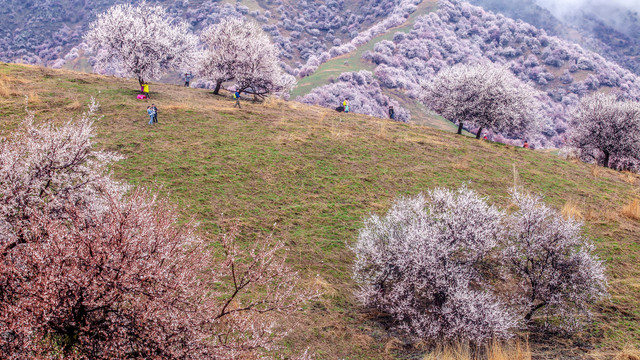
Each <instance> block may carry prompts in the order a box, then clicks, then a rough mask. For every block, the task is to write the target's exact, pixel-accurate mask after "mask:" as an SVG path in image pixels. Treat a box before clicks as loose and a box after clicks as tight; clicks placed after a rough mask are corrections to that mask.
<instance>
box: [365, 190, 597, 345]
mask: <svg viewBox="0 0 640 360" xmlns="http://www.w3.org/2000/svg"><path fill="white" fill-rule="evenodd" d="M512 195H513V199H512V201H513V202H514V204H516V205H517V206H518V210H517V211H515V212H512V213H507V212H505V211H502V210H500V209H498V208H496V207H494V206H490V205H488V204H487V202H486V200H485V199H483V198H481V197H480V196H479V195H478V194H476V193H475V192H473V191H471V190H468V189H467V188H466V187H462V188H460V189H459V190H457V191H451V190H446V189H436V190H432V191H429V192H428V194H427V196H426V197H425V196H423V195H418V196H415V197H411V198H402V199H399V200H397V201H396V202H395V203H394V204H393V206H392V208H391V210H389V212H388V213H387V214H386V215H385V216H384V217H379V216H376V215H373V216H371V217H370V218H368V219H366V220H365V223H364V226H363V227H362V228H361V229H360V233H359V236H358V240H357V242H356V244H355V246H354V247H353V250H354V252H355V255H356V260H355V265H354V272H353V277H354V279H355V280H356V282H357V283H358V285H359V287H360V288H359V290H358V292H357V297H358V299H359V300H360V302H361V303H362V304H363V305H365V306H367V307H369V308H373V309H377V310H379V311H383V312H385V313H388V314H389V315H391V316H392V317H393V319H394V321H395V322H396V323H397V324H399V328H400V329H401V330H403V331H404V332H405V333H407V334H409V335H411V336H413V337H415V338H419V339H436V340H442V339H447V340H451V339H455V340H467V341H472V342H480V343H481V342H485V341H487V340H490V339H492V338H505V337H509V336H512V335H513V331H514V330H516V328H517V327H518V326H520V325H521V324H528V323H530V322H531V321H532V319H533V317H534V315H535V314H536V312H537V311H540V312H542V313H544V315H545V317H544V321H546V322H548V324H549V325H560V326H562V327H563V328H564V329H572V328H575V326H576V325H579V320H581V318H580V317H579V316H578V315H583V314H588V308H587V305H588V304H589V303H592V302H595V301H597V300H600V299H602V298H603V297H604V296H606V278H605V275H604V267H603V266H602V263H601V262H600V261H599V260H597V258H596V256H594V255H593V254H592V251H593V245H591V244H590V243H589V241H588V240H587V239H586V238H584V237H583V236H582V235H581V224H580V223H578V222H576V221H574V220H572V219H569V220H565V219H563V218H562V217H561V216H560V214H559V213H558V212H557V211H555V210H553V209H551V208H549V207H548V206H546V205H545V204H543V203H542V202H541V200H540V199H539V198H538V197H534V196H529V195H523V194H521V193H519V192H517V191H514V192H513V194H512ZM550 320H554V322H553V323H551V322H549V321H550Z"/></svg>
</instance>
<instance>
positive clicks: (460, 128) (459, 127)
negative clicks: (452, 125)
mask: <svg viewBox="0 0 640 360" xmlns="http://www.w3.org/2000/svg"><path fill="white" fill-rule="evenodd" d="M458 135H462V121H460V125H458Z"/></svg>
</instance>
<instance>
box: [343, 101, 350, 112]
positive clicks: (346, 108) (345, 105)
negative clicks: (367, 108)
mask: <svg viewBox="0 0 640 360" xmlns="http://www.w3.org/2000/svg"><path fill="white" fill-rule="evenodd" d="M342 107H344V112H345V113H348V112H349V100H348V99H344V101H343V102H342Z"/></svg>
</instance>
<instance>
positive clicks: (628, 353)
mask: <svg viewBox="0 0 640 360" xmlns="http://www.w3.org/2000/svg"><path fill="white" fill-rule="evenodd" d="M614 359H615V360H640V350H638V349H625V350H623V351H621V352H620V353H618V354H617V355H616V357H615V358H614Z"/></svg>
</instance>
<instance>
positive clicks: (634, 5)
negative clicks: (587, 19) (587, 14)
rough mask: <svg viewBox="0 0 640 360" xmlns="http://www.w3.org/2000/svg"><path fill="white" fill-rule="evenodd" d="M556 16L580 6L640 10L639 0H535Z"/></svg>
mask: <svg viewBox="0 0 640 360" xmlns="http://www.w3.org/2000/svg"><path fill="white" fill-rule="evenodd" d="M536 2H537V3H538V4H539V5H540V6H542V7H545V8H547V9H548V10H550V11H551V12H552V13H554V14H555V15H556V16H563V15H567V14H570V13H571V12H572V11H575V10H576V9H580V8H584V7H586V8H598V7H601V6H605V7H609V6H622V7H625V8H627V9H632V10H635V11H639V12H640V0H536Z"/></svg>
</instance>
